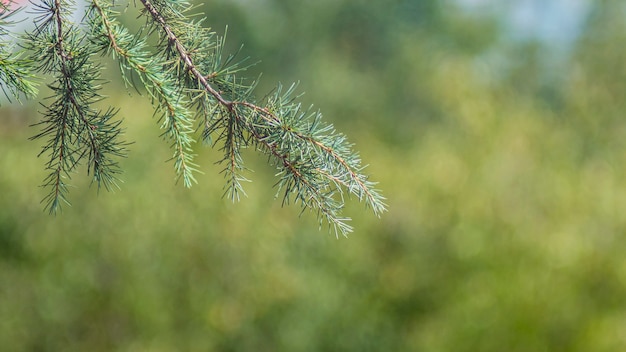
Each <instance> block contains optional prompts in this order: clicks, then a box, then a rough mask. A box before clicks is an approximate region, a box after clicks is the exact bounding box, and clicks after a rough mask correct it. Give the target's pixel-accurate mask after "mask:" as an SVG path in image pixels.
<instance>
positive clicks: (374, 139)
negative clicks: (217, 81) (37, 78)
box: [0, 0, 626, 352]
mask: <svg viewBox="0 0 626 352" xmlns="http://www.w3.org/2000/svg"><path fill="white" fill-rule="evenodd" d="M505 3H506V4H507V5H505ZM559 4H560V7H559ZM576 4H578V5H580V6H579V7H578V8H576V6H573V5H576ZM583 5H584V6H583ZM625 5H626V4H624V2H623V1H618V0H615V1H610V0H607V1H587V2H585V1H571V2H568V1H557V0H552V1H545V2H542V1H511V2H498V1H485V0H482V1H479V0H474V1H468V0H466V1H460V0H459V1H451V0H449V1H436V0H391V1H366V0H332V1H331V0H320V1H305V0H301V1H295V0H265V1H257V2H254V1H243V0H241V1H226V0H222V1H212V2H210V4H207V5H204V8H203V11H205V13H206V15H207V16H208V18H209V20H208V22H207V23H209V24H211V25H212V27H213V28H215V29H216V30H218V32H223V28H225V26H226V25H228V26H229V29H228V35H229V43H230V45H231V48H232V49H235V48H237V47H238V46H239V44H240V43H244V44H245V46H244V49H243V53H242V55H243V56H251V57H252V58H253V60H257V59H259V60H261V62H260V63H259V64H258V65H256V66H255V67H253V68H252V69H251V72H250V75H251V76H253V77H254V76H256V75H257V74H258V73H260V72H263V77H262V81H261V84H260V87H259V95H262V94H264V92H266V91H267V90H269V89H271V87H272V86H273V85H274V84H275V83H276V82H278V81H281V82H284V83H290V82H292V81H300V88H301V89H302V90H304V91H306V92H307V93H306V95H305V96H304V97H303V101H304V102H305V105H308V104H309V103H314V104H315V105H316V106H317V107H319V108H320V109H321V110H322V112H323V113H324V115H325V117H326V121H329V122H332V123H334V124H335V125H336V126H337V128H338V129H339V130H341V131H344V132H346V133H347V134H348V135H349V137H350V140H351V141H352V142H354V143H355V144H356V149H357V150H359V151H360V152H361V154H362V156H363V159H364V160H365V162H366V163H369V164H370V166H369V168H368V171H369V173H370V174H371V175H372V179H374V180H377V181H380V188H381V189H382V190H383V191H384V194H385V195H386V197H387V198H388V203H389V212H388V213H386V214H384V216H383V217H382V218H381V219H377V218H376V217H374V216H373V215H372V214H371V213H370V212H369V211H367V210H365V209H364V207H363V205H362V204H359V203H358V202H357V201H356V200H352V201H350V202H349V204H348V207H347V209H346V214H347V215H349V216H352V217H353V218H354V221H353V225H354V226H355V227H356V232H355V233H353V234H352V235H351V236H349V238H347V239H346V238H339V239H336V238H335V236H334V235H332V234H329V233H327V232H326V231H325V230H322V231H319V230H318V227H317V223H316V220H315V217H314V214H311V213H308V212H306V213H304V214H303V216H302V217H298V213H299V209H298V208H281V207H280V201H276V200H274V199H273V195H274V190H272V189H271V185H272V184H273V182H274V180H273V176H272V175H273V172H272V170H271V169H270V168H269V167H268V166H265V165H264V159H263V158H258V157H256V156H254V155H253V154H252V153H251V154H250V155H249V157H248V163H249V166H250V167H251V168H253V169H254V170H255V171H256V172H255V173H254V174H251V175H250V177H251V178H252V179H253V181H254V182H253V183H250V184H248V185H247V188H246V191H247V193H248V195H249V197H248V198H247V199H244V200H243V201H242V202H240V203H238V204H231V203H229V202H228V201H227V200H224V199H222V198H221V195H222V192H223V190H222V187H223V185H224V182H223V179H222V177H221V176H220V175H219V174H218V171H219V167H217V166H215V165H213V162H214V161H215V160H218V159H219V157H220V156H219V151H216V150H211V149H206V148H202V147H198V154H199V156H198V158H197V160H198V162H199V163H200V164H201V165H202V167H203V168H202V170H203V171H204V173H205V174H204V175H199V176H198V179H199V184H198V185H197V186H195V187H193V188H192V189H184V188H183V187H182V186H181V185H180V184H179V185H175V184H174V172H173V166H172V164H171V163H166V160H167V159H168V158H169V156H170V151H169V150H168V145H167V143H166V142H164V141H162V140H161V139H160V138H159V134H160V132H159V130H158V126H157V123H156V121H155V118H153V117H152V110H151V107H150V102H149V100H148V99H147V98H145V97H141V96H139V95H138V94H137V93H136V92H134V91H131V92H130V93H128V92H126V91H125V90H124V89H121V88H120V86H117V85H116V84H110V85H109V86H108V88H107V90H106V91H105V92H106V93H107V94H109V95H110V102H111V104H113V105H117V106H119V107H120V108H121V112H120V116H122V117H123V118H124V120H125V121H124V125H125V127H126V138H127V139H128V140H132V141H135V144H133V145H132V146H131V147H130V149H131V153H130V156H129V158H127V159H125V160H124V161H123V168H124V169H125V174H124V176H123V178H124V180H125V183H124V184H123V185H122V190H121V191H117V192H115V193H106V192H101V193H100V194H99V195H98V194H97V190H96V189H95V187H91V188H89V180H88V179H87V177H86V176H85V175H84V174H83V173H86V171H85V170H82V172H83V173H81V174H78V175H76V177H75V178H74V180H73V184H74V185H76V187H75V188H74V189H72V190H71V193H70V200H71V201H72V203H73V206H72V207H69V208H65V211H64V212H63V214H61V215H58V216H56V217H53V216H49V215H47V214H46V213H44V212H43V211H42V204H40V200H41V198H42V197H43V196H44V194H45V192H44V190H42V189H40V188H38V187H37V185H39V184H40V183H41V180H42V179H43V177H44V171H43V166H44V160H43V159H41V158H39V159H38V158H37V157H36V155H37V153H38V152H39V150H40V146H41V141H37V142H33V141H28V140H27V139H28V137H30V136H32V135H33V134H35V132H36V130H35V129H34V128H29V127H28V125H29V124H32V123H34V122H36V121H37V118H38V116H37V114H36V110H37V109H38V107H37V106H36V104H35V103H33V104H32V105H27V106H24V107H19V106H17V105H12V106H9V105H6V104H3V107H2V109H1V110H0V121H1V123H0V150H1V151H2V153H0V169H1V170H2V172H0V346H2V347H0V349H1V350H2V351H129V352H130V351H455V352H459V351H533V352H536V351H584V352H589V351H624V350H626V256H625V251H626V217H625V215H624V210H625V209H626V163H625V162H626V120H625V118H624V111H626V60H625V59H624V58H625V57H626V49H625V47H624V43H626V21H625V20H624V19H625V18H626V9H625ZM574 9H578V10H579V11H578V12H575V11H573V10H574ZM531 10H532V11H531ZM565 10H567V11H565ZM528 11H530V12H528ZM533 11H534V12H533ZM529 13H530V15H529ZM540 14H541V16H543V17H538V16H539V15H540ZM576 16H578V17H576ZM575 18H579V21H578V22H576V23H575V25H574V26H570V27H567V26H566V24H568V23H569V24H571V23H572V19H575ZM533 21H534V22H533ZM108 72H109V73H108V74H107V75H110V76H111V77H114V76H115V74H116V72H115V67H114V66H113V65H111V66H110V67H109V68H108Z"/></svg>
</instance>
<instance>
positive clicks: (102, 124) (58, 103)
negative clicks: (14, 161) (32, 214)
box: [29, 0, 126, 213]
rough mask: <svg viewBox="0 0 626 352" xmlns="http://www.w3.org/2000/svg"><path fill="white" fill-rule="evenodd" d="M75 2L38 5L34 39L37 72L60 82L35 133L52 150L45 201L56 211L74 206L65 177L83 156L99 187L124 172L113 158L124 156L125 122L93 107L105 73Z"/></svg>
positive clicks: (50, 1)
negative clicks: (78, 23)
mask: <svg viewBox="0 0 626 352" xmlns="http://www.w3.org/2000/svg"><path fill="white" fill-rule="evenodd" d="M72 5H73V3H71V2H68V1H61V0H45V1H42V3H41V4H38V5H37V12H38V13H39V14H40V16H39V19H38V22H36V25H37V28H36V29H35V32H34V34H31V36H30V41H29V43H30V45H31V48H30V49H31V50H32V51H33V53H34V54H33V55H34V58H35V60H34V61H36V62H39V63H40V64H39V66H38V67H37V70H38V71H40V72H42V73H55V74H56V80H55V82H54V83H52V84H50V85H49V88H50V89H51V90H52V91H53V93H54V97H55V101H54V102H53V103H51V104H50V105H48V106H45V108H46V112H45V113H44V119H43V120H42V121H41V122H39V123H37V125H40V126H42V131H41V132H40V133H39V134H37V135H35V136H34V137H32V139H39V138H47V139H48V141H47V143H46V144H45V145H44V147H43V150H42V152H41V153H40V155H42V154H43V153H44V152H49V154H50V158H49V161H48V163H47V164H46V168H47V169H48V170H49V171H50V174H49V175H48V176H47V177H46V178H45V179H44V183H43V186H44V187H45V188H48V189H49V190H50V191H49V194H48V195H47V196H46V197H45V198H44V200H43V201H44V202H45V203H46V208H47V209H48V210H49V211H50V212H51V213H55V212H56V211H57V210H58V209H59V208H60V207H61V204H62V203H67V204H69V202H68V201H67V184H66V182H65V180H66V179H70V178H71V173H72V172H73V171H74V170H75V169H76V168H77V166H78V165H79V164H80V163H81V161H82V160H83V159H85V158H87V165H88V166H87V172H88V173H93V181H94V182H96V183H97V184H98V188H100V187H101V186H104V187H105V188H106V189H107V190H110V189H112V188H113V187H118V186H117V174H118V173H119V172H120V169H119V166H118V164H117V162H116V161H115V160H114V159H113V157H122V156H124V155H125V145H126V143H124V142H122V141H120V140H119V136H120V134H121V129H120V127H119V126H120V121H117V122H114V121H111V119H112V118H113V117H114V115H115V110H113V109H111V108H109V109H107V110H106V111H104V112H101V111H97V110H95V109H93V107H92V106H93V104H95V103H96V102H98V101H100V100H101V99H102V96H101V95H100V94H99V93H98V91H99V90H100V85H98V84H97V83H96V82H97V81H98V80H99V72H100V71H99V70H98V68H96V67H95V66H94V65H93V64H92V63H91V62H90V58H91V56H92V55H93V54H94V51H93V47H91V46H90V45H86V41H85V40H84V37H83V36H82V35H81V34H80V33H79V31H78V29H77V28H76V27H75V26H74V25H73V24H72V23H71V22H70V21H69V20H68V18H67V17H68V15H69V14H71V7H72Z"/></svg>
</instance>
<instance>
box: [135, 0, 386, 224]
mask: <svg viewBox="0 0 626 352" xmlns="http://www.w3.org/2000/svg"><path fill="white" fill-rule="evenodd" d="M140 1H141V3H142V4H143V5H144V8H145V10H146V13H147V14H148V15H149V16H150V17H152V19H153V21H154V22H155V23H156V24H157V25H158V26H159V27H160V29H161V30H162V32H163V33H164V34H163V36H164V38H165V41H166V42H167V45H168V48H173V50H174V51H175V52H176V53H177V55H178V57H179V59H180V61H182V63H183V65H184V72H185V74H186V75H187V76H188V77H187V82H194V81H195V82H197V84H198V85H199V86H200V87H201V88H202V89H204V91H205V92H207V93H208V94H209V95H210V96H211V97H212V99H214V100H215V101H216V102H217V104H219V105H220V108H219V110H220V111H222V112H224V113H225V114H226V115H227V116H228V118H227V119H226V121H227V124H226V126H224V128H225V131H224V132H222V133H225V137H224V139H225V140H226V142H227V143H226V146H225V148H224V149H225V150H226V154H227V155H226V157H225V159H224V160H226V161H228V162H229V166H228V167H227V169H226V170H227V172H228V173H230V174H232V175H234V174H235V168H241V167H240V166H239V164H240V163H241V160H239V159H238V158H237V155H235V154H233V150H238V149H239V148H240V146H237V145H236V144H237V143H240V142H241V143H242V145H247V144H248V143H252V144H254V145H255V146H256V147H257V148H258V149H259V150H261V151H262V152H264V153H266V154H268V155H269V156H270V157H271V158H272V159H273V160H274V165H275V166H276V167H277V169H278V174H277V176H279V177H280V180H279V182H278V183H277V185H278V190H279V192H280V190H281V189H283V190H284V195H283V203H289V200H290V199H291V197H292V196H293V197H294V198H295V201H296V202H298V201H299V202H300V203H301V205H302V206H303V207H304V208H312V209H314V210H316V211H318V212H319V213H320V215H321V216H320V218H322V217H323V218H325V219H326V220H327V222H328V223H329V224H330V225H331V226H332V227H333V228H334V230H335V232H336V233H342V234H346V233H347V232H350V231H351V230H352V228H351V227H350V226H349V225H347V224H346V221H347V220H349V219H348V218H343V217H341V216H340V215H339V214H340V210H341V209H342V207H343V189H342V187H343V188H347V189H348V191H349V193H352V194H355V195H356V196H357V197H358V198H359V199H360V200H365V201H366V204H368V205H369V206H370V207H371V208H372V209H373V211H374V212H375V213H376V214H377V215H379V214H380V213H381V212H383V211H384V210H385V209H386V205H385V203H384V198H383V197H382V196H381V195H380V193H379V192H378V191H377V190H375V189H374V188H373V186H374V184H373V183H371V182H369V181H367V177H365V176H364V175H362V174H360V171H361V170H362V167H361V166H360V159H359V158H358V155H356V154H354V153H353V152H352V151H351V149H350V147H351V146H350V145H349V144H348V143H347V142H346V140H345V137H343V135H340V134H337V133H335V132H334V130H333V129H332V126H330V125H328V126H324V125H322V124H321V123H320V119H321V115H320V114H319V113H316V114H313V116H310V114H308V113H307V112H302V111H301V110H300V105H298V104H295V103H294V102H293V99H292V98H291V93H292V91H293V89H290V90H288V91H287V93H286V94H285V95H284V96H281V92H280V89H277V91H276V94H275V95H274V96H273V97H271V98H268V99H267V101H266V102H265V103H266V106H259V105H257V104H256V103H254V101H253V98H252V97H251V96H250V90H249V89H244V90H243V91H242V90H241V89H239V88H240V86H239V84H238V83H237V82H236V81H235V80H234V78H231V79H230V81H225V82H224V81H222V83H226V84H229V83H230V88H231V89H230V90H229V91H230V93H231V96H232V99H227V98H226V97H225V96H223V94H222V92H221V91H220V90H218V89H215V88H214V87H213V86H212V85H211V83H210V82H209V81H208V78H211V79H215V78H217V75H216V74H214V73H206V72H201V71H200V70H199V69H198V67H199V65H197V64H196V63H195V62H194V57H193V55H194V53H193V51H192V50H189V49H188V48H187V46H186V45H185V43H184V39H181V38H180V37H183V38H184V32H181V33H182V34H183V35H179V34H177V33H175V30H174V29H173V28H178V27H174V26H170V24H169V22H175V23H178V24H179V25H180V21H181V19H183V18H184V14H183V10H182V9H181V6H183V5H184V4H182V3H181V2H173V1H164V0H154V1H150V0H140ZM213 59H214V58H213ZM199 61H202V59H200V60H199ZM204 66H209V65H204ZM179 72H180V68H179ZM228 78H229V77H227V79H228ZM238 95H239V96H238ZM237 98H243V99H237ZM309 120H312V122H309ZM218 121H220V120H218ZM217 129H219V126H218V124H217V123H216V124H214V125H213V127H212V128H211V129H210V130H217ZM305 131H306V132H305ZM244 133H245V134H248V135H249V136H250V138H246V137H245V136H244ZM223 135H224V134H223ZM248 141H249V142H248ZM231 177H232V180H233V181H232V185H231V188H233V189H239V187H240V184H239V183H238V182H237V178H236V176H231ZM336 194H339V197H340V198H341V202H340V201H338V200H336V199H335V198H334V197H335V195H336Z"/></svg>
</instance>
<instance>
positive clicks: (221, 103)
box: [2, 0, 386, 235]
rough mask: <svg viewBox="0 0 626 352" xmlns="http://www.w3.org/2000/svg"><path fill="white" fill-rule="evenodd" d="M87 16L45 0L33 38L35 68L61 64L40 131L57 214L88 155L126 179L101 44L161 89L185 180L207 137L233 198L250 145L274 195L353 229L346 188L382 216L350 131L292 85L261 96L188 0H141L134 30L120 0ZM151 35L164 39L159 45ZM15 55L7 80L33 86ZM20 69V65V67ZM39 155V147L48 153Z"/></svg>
mask: <svg viewBox="0 0 626 352" xmlns="http://www.w3.org/2000/svg"><path fill="white" fill-rule="evenodd" d="M87 3H88V6H89V8H88V11H87V14H86V16H85V21H84V22H86V24H85V23H83V24H80V25H79V24H75V23H73V22H72V21H71V17H72V15H73V14H74V12H75V11H74V6H75V4H74V2H73V1H68V0H44V1H42V2H41V3H37V4H36V5H35V7H36V19H35V24H36V28H35V29H34V31H33V32H32V33H30V34H29V35H28V36H27V37H26V39H25V42H26V43H25V47H26V48H27V49H28V51H29V52H30V53H31V60H32V61H33V62H35V63H36V64H35V66H34V70H35V71H36V72H37V73H40V74H44V75H52V76H53V77H54V81H53V83H50V84H48V87H49V88H50V89H51V91H52V96H51V97H50V98H48V99H47V101H50V102H49V103H46V104H45V105H44V106H45V109H46V111H45V112H44V113H43V119H42V120H41V122H39V123H38V124H37V125H38V126H40V128H41V132H40V133H38V134H37V135H35V136H34V137H33V138H34V139H45V140H46V142H45V144H44V146H43V150H42V152H41V154H47V156H48V159H49V161H48V163H47V166H46V168H47V170H48V171H49V175H48V176H47V177H46V178H45V179H44V183H43V186H44V187H45V188H46V189H47V190H48V192H49V193H48V195H47V196H46V197H45V198H44V202H45V203H46V208H47V209H48V210H49V211H50V212H51V213H55V212H56V211H57V210H58V209H59V208H60V206H61V204H62V203H68V202H67V192H68V184H67V181H68V180H69V179H70V178H71V175H72V174H73V173H74V172H75V171H76V168H77V167H78V166H79V165H81V164H83V163H86V164H87V171H88V173H92V174H93V181H94V182H95V183H97V184H98V187H100V186H104V188H105V189H107V190H110V189H112V188H114V187H117V182H118V177H117V176H118V174H119V173H120V171H121V170H120V168H119V164H118V163H119V158H121V157H124V156H126V145H127V143H126V142H124V141H122V140H121V139H120V136H121V133H122V131H121V123H120V120H116V119H115V115H116V112H117V110H116V109H114V108H105V109H103V110H100V109H99V108H98V107H96V106H97V104H96V103H98V102H100V101H101V100H102V99H103V98H104V97H103V96H102V95H101V93H100V90H101V86H100V84H101V81H102V80H101V78H100V68H101V67H102V65H101V62H100V60H98V55H97V54H104V55H107V54H108V55H110V56H111V57H112V58H114V59H115V60H117V62H118V63H119V67H120V71H121V75H122V78H123V80H124V82H125V83H126V84H127V85H128V86H136V85H137V84H139V87H135V88H136V89H137V90H140V89H143V88H145V90H146V91H147V92H148V95H149V96H150V97H151V98H152V102H153V105H154V107H155V111H156V114H157V115H159V122H160V124H161V129H162V130H163V137H164V138H165V139H167V140H168V141H169V142H170V143H171V148H172V150H173V155H172V160H173V162H174V168H175V170H176V174H177V177H178V178H180V179H182V181H183V184H184V185H185V186H186V187H190V186H191V185H192V184H193V183H195V182H196V179H195V176H194V173H196V172H197V171H198V169H197V168H198V166H197V164H196V163H195V161H194V156H195V155H194V150H193V144H194V143H195V141H196V139H197V138H196V136H195V135H196V131H198V130H199V135H200V137H199V138H200V139H201V140H202V141H203V142H204V143H206V144H209V145H215V146H217V147H218V148H219V149H220V150H221V151H222V152H223V157H222V159H221V160H219V164H220V165H222V166H223V169H222V173H223V174H224V176H225V178H226V187H225V196H227V197H228V198H230V199H232V200H233V201H235V200H239V199H240V197H241V194H244V189H243V185H242V183H243V182H245V181H248V179H247V177H246V175H245V174H246V172H247V169H246V167H245V165H244V159H243V156H242V149H246V148H254V149H255V150H257V151H259V152H260V153H262V154H264V155H266V156H267V157H268V160H269V163H270V164H271V165H272V166H274V167H275V168H276V176H277V177H278V181H277V183H276V188H277V197H278V196H280V197H282V200H283V204H288V203H296V204H298V203H299V204H300V205H301V206H302V208H303V210H304V209H307V208H308V209H311V210H313V211H315V212H317V214H318V218H319V219H320V226H321V225H322V222H323V221H325V222H326V223H327V224H328V225H329V226H330V227H331V228H332V229H333V230H334V232H335V233H336V234H343V235H345V234H347V233H348V232H350V231H352V227H351V226H350V225H348V223H347V221H349V220H350V219H349V218H346V217H344V216H342V214H341V210H342V208H343V207H344V198H345V197H346V196H347V195H354V196H356V197H357V198H358V199H359V200H360V201H363V202H365V204H366V205H367V206H368V207H370V208H371V209H372V210H373V212H374V213H375V214H376V215H380V214H381V213H382V212H384V211H385V209H386V205H385V203H384V198H383V197H382V195H381V194H380V193H379V191H378V190H376V189H375V188H374V186H375V183H374V182H371V181H369V180H368V177H367V176H366V175H365V174H363V173H362V170H363V166H361V160H360V157H359V155H358V153H357V152H355V151H353V150H352V145H351V144H350V143H349V142H348V141H347V139H346V137H345V136H344V135H343V134H340V133H338V132H336V131H335V129H334V128H333V126H332V125H330V124H326V123H324V122H322V115H321V113H320V112H318V111H315V110H312V109H311V108H303V107H302V105H301V103H299V102H298V96H297V95H296V94H295V92H294V91H295V85H292V86H290V87H289V88H288V89H283V87H282V86H280V85H279V86H278V87H276V88H275V89H274V90H273V91H272V92H270V93H269V94H267V95H265V96H264V97H263V98H261V99H257V98H255V97H254V95H253V92H254V88H255V86H256V82H255V81H249V80H248V79H246V78H245V77H240V74H241V73H242V72H243V71H245V70H246V68H247V67H248V66H247V65H246V64H245V62H244V61H245V60H244V61H237V60H236V59H235V55H228V56H226V55H225V54H224V53H223V51H224V38H223V37H219V36H217V35H216V33H215V32H213V31H211V30H210V29H208V28H205V27H203V19H201V18H199V17H197V16H194V15H190V14H189V13H190V11H191V9H192V7H191V5H190V3H188V2H186V1H172V0H156V1H148V0H145V1H144V0H142V1H140V3H137V4H140V6H141V10H140V16H142V17H143V18H144V19H145V25H144V26H143V27H142V28H141V29H140V30H139V31H138V32H137V33H131V31H130V30H128V29H127V28H125V27H124V26H123V25H122V24H121V23H120V22H119V21H118V17H119V13H118V12H116V10H115V4H114V2H112V1H101V0H92V1H88V2H87ZM150 39H154V41H155V42H156V43H157V44H156V45H154V46H150V45H149V44H148V42H149V41H150ZM16 60H17V57H15V56H14V57H10V58H8V59H7V60H5V61H3V62H2V63H3V65H4V68H3V70H4V71H3V72H5V74H4V76H6V77H8V79H7V82H8V83H7V84H8V85H9V87H10V91H11V92H12V93H15V92H17V91H23V92H25V93H29V94H30V93H31V90H29V87H30V86H28V83H27V82H26V81H24V79H23V78H21V77H23V76H24V75H26V74H27V72H28V71H27V70H26V66H15V65H20V64H19V63H15V62H16ZM20 75H21V76H20ZM41 154H40V155H41Z"/></svg>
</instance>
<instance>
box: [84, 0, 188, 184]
mask: <svg viewBox="0 0 626 352" xmlns="http://www.w3.org/2000/svg"><path fill="white" fill-rule="evenodd" d="M114 15H115V14H114V12H113V10H112V7H111V5H109V4H103V3H102V2H101V1H98V0H93V1H91V8H90V11H89V12H88V14H87V17H88V18H89V24H90V27H91V29H92V31H91V33H92V38H91V40H92V41H93V42H94V43H95V44H96V45H97V46H98V47H99V49H100V51H101V52H111V53H112V54H113V56H114V57H115V58H116V59H118V60H119V62H120V71H121V72H122V76H123V77H124V80H125V82H126V83H127V84H131V83H130V80H129V79H128V78H127V77H128V76H129V73H127V72H128V71H133V72H135V73H136V74H137V75H138V76H139V78H140V80H141V82H142V84H143V85H144V86H145V87H146V89H147V90H148V92H149V94H150V96H151V97H152V99H153V104H156V106H157V111H160V112H161V113H162V115H161V118H160V119H159V121H161V128H162V129H164V130H165V132H164V133H163V135H164V136H165V137H166V138H168V139H169V140H171V141H172V149H173V150H174V154H173V156H172V159H173V160H174V167H175V170H176V174H177V175H178V177H182V179H183V184H184V185H185V186H186V187H191V184H192V182H196V180H195V178H194V176H193V173H194V172H196V171H197V169H196V167H197V165H196V164H194V163H193V157H194V154H193V153H192V147H191V146H192V143H193V141H194V138H193V137H192V136H191V135H192V133H193V132H194V129H193V120H192V118H191V113H190V111H189V110H188V109H187V107H186V106H185V105H186V101H185V96H184V93H183V92H181V90H180V89H177V88H176V85H177V84H176V81H175V78H174V77H172V75H170V74H167V73H164V72H163V70H162V67H163V66H162V64H160V63H159V62H158V61H157V60H154V59H153V55H151V54H150V52H149V50H148V49H147V44H146V42H145V40H139V39H137V37H135V36H132V35H131V34H130V33H129V32H128V30H127V29H126V28H124V27H122V26H121V25H120V24H119V23H117V22H116V21H115V20H114V19H112V17H113V16H114Z"/></svg>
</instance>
